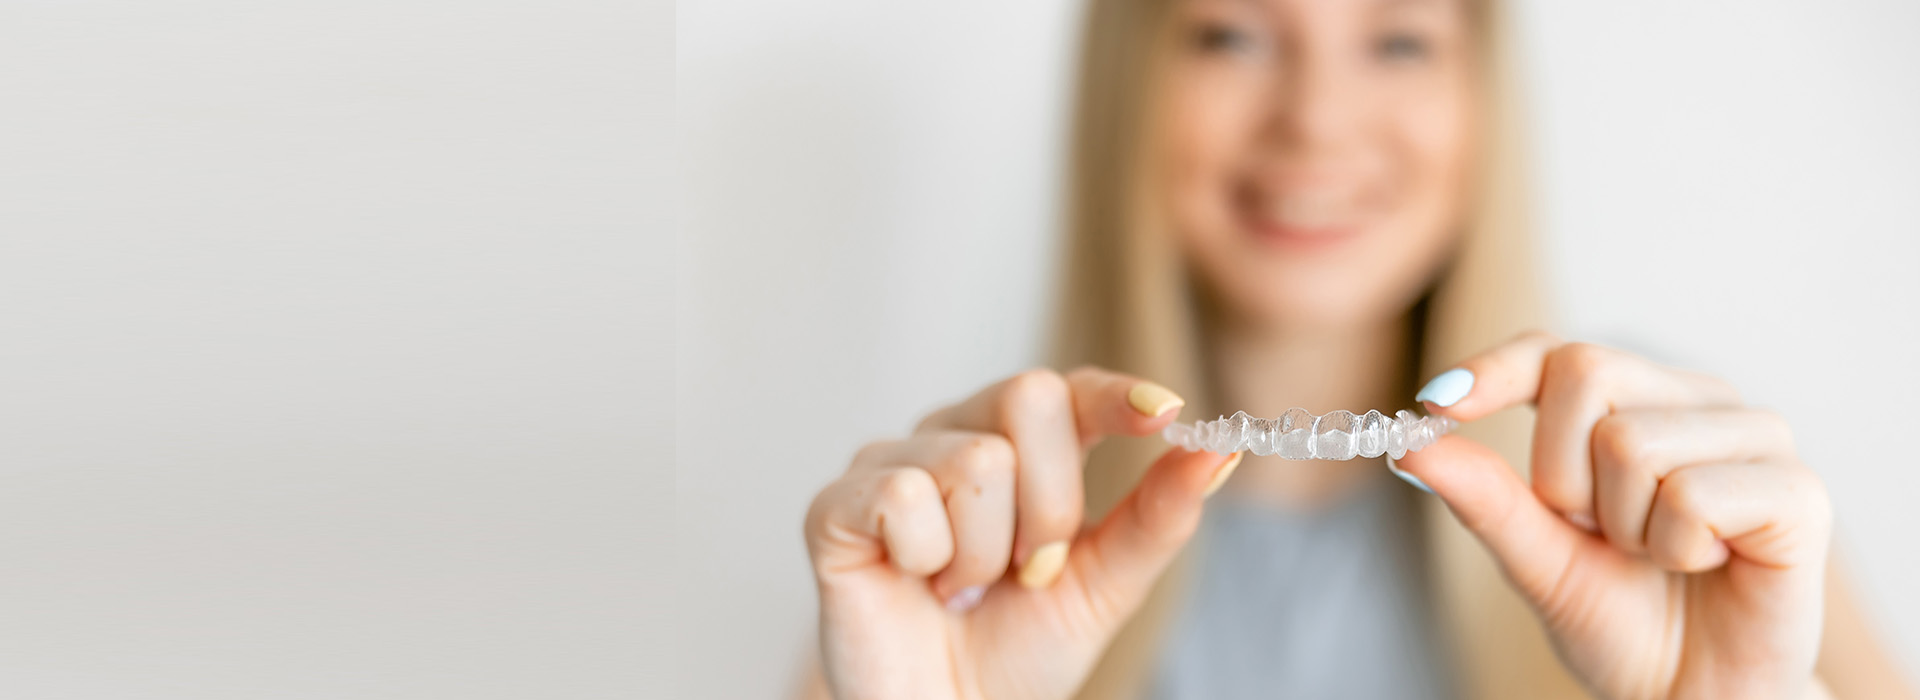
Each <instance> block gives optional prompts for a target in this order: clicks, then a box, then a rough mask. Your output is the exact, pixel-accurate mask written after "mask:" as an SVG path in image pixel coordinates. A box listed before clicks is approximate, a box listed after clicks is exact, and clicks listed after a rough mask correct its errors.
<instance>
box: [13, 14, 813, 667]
mask: <svg viewBox="0 0 1920 700" xmlns="http://www.w3.org/2000/svg"><path fill="white" fill-rule="evenodd" d="M672 25H673V22H672V8H671V6H669V5H666V4H664V3H662V4H659V5H650V4H648V3H646V2H642V3H632V2H604V1H600V0H551V1H549V0H543V1H542V2H499V1H494V0H478V1H475V0H397V1H395V0H325V1H324V2H318V1H308V0H291V1H287V2H272V3H258V2H248V1H241V0H164V1H157V2H156V1H151V0H80V1H68V0H8V1H7V2H0V697H6V698H47V699H81V698H85V699H93V698H101V699H112V700H129V699H137V700H153V699H167V700H174V699H179V700H186V699H192V700H210V699H226V698H234V699H239V698H248V699H252V698H292V699H305V698H396V699H398V698H502V699H505V698H609V699H611V698H633V697H665V696H666V693H665V692H664V691H659V692H657V694H655V693H650V690H649V689H650V688H651V689H654V690H656V691H658V689H660V688H662V687H664V686H665V685H666V680H665V678H664V675H665V673H666V668H667V667H668V661H667V658H668V656H669V655H668V653H667V652H666V651H664V650H663V647H659V646H653V642H651V641H650V639H651V637H649V636H648V635H647V631H648V630H649V629H661V628H664V627H666V624H667V623H666V621H665V613H664V612H663V608H657V607H655V604H656V603H657V602H659V601H661V600H664V599H665V598H666V597H667V596H668V594H669V593H668V590H667V589H668V586H669V583H668V580H667V579H666V578H665V576H664V574H661V573H658V572H660V570H661V568H660V564H659V562H660V561H662V560H664V559H665V558H666V557H667V556H668V554H667V551H669V550H668V548H667V541H668V540H667V536H668V535H667V533H668V532H669V529H670V528H671V517H672V516H671V513H672V510H671V507H672V496H671V487H670V484H671V480H670V475H668V474H666V473H665V470H666V468H667V466H666V465H667V464H668V463H669V462H671V457H670V455H671V446H670V445H671V443H670V440H671V436H670V435H669V433H670V432H671V428H670V427H669V426H670V423H669V422H668V419H667V416H668V415H670V413H669V412H668V411H669V408H668V407H666V406H664V405H662V401H661V400H660V398H659V397H660V396H662V395H664V394H665V393H666V391H667V389H666V388H665V387H666V386H668V384H667V382H668V380H667V378H666V369H665V368H666V366H667V364H668V361H667V357H668V356H669V355H670V354H671V352H672V350H671V349H670V348H669V345H670V341H669V340H668V337H667V335H666V334H665V333H664V332H663V330H664V329H665V328H667V327H668V325H669V324H670V320H669V314H670V313H671V311H670V310H669V309H670V302H669V301H668V298H669V294H670V292H669V291H668V287H669V285H670V283H669V282H668V280H669V279H670V276H671V274H672V272H671V270H669V269H668V267H667V265H668V256H667V255H666V254H665V253H664V251H665V249H666V243H665V235H664V233H662V234H661V235H660V236H659V237H658V239H651V238H649V237H648V236H647V235H646V233H647V232H649V231H660V232H664V230H665V229H666V227H667V226H668V225H669V223H668V222H669V221H670V220H671V218H672V215H671V209H670V208H669V207H670V204H671V202H670V198H669V196H668V195H667V194H666V192H667V191H668V190H667V187H668V184H667V181H666V178H668V177H670V166H669V165H668V164H667V162H668V155H667V154H668V153H669V152H670V144H669V141H668V139H670V138H671V134H672V126H671V115H672V102H671V96H670V94H665V92H664V91H665V90H670V88H663V90H662V92H660V93H650V92H647V91H646V90H644V89H643V86H645V85H659V86H665V85H668V84H669V82H668V81H670V80H671V66H672V60H673V58H672V52H673V43H672V42H673V35H672ZM648 240H658V241H660V243H661V245H660V246H659V250H658V251H654V250H649V249H648V247H647V246H646V245H645V241H648ZM656 381H657V384H656V383H654V382H656ZM656 469H657V470H658V471H659V472H661V473H660V483H659V484H658V485H653V484H649V483H648V478H647V477H648V474H649V471H650V470H656ZM769 549H770V550H772V549H774V548H771V547H770V548H769ZM800 616H801V613H800V612H799V610H798V608H797V607H796V608H795V610H793V611H792V614H791V615H788V617H789V618H792V619H791V621H790V622H788V623H787V630H788V633H789V634H790V635H797V634H798V629H799V624H800V622H799V618H800Z"/></svg>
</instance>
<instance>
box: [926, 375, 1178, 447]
mask: <svg viewBox="0 0 1920 700" xmlns="http://www.w3.org/2000/svg"><path fill="white" fill-rule="evenodd" d="M1057 382H1064V383H1065V384H1066V389H1067V391H1068V393H1069V395H1070V396H1071V401H1072V406H1071V407H1072V409H1073V418H1074V421H1073V422H1074V427H1075V432H1076V435H1077V436H1078V437H1079V438H1080V441H1081V444H1082V446H1083V447H1091V446H1092V445H1093V444H1094V443H1096V442H1098V441H1099V439H1100V438H1102V437H1106V436H1108V435H1151V434H1153V433H1155V432H1158V431H1159V430H1160V429H1161V428H1165V427H1167V424H1168V423H1171V422H1173V419H1174V418H1176V417H1178V416H1179V413H1178V409H1180V408H1181V407H1182V406H1185V405H1186V403H1187V402H1186V400H1185V399H1182V398H1180V395H1179V394H1175V393H1173V391H1172V390H1169V389H1167V388H1166V387H1163V386H1160V385H1159V384H1155V383H1153V382H1150V381H1146V380H1144V379H1140V378H1139V377H1134V376H1130V375H1126V374H1121V373H1119V372H1112V371H1108V370H1104V369H1101V368H1098V367H1080V368H1078V369H1074V370H1072V371H1070V372H1067V373H1066V374H1065V375H1064V376H1063V375H1056V374H1054V373H1053V372H1052V371H1051V370H1033V371H1030V372H1025V373H1022V374H1019V375H1015V376H1013V377H1011V378H1009V379H1007V380H1005V381H1002V382H1000V383H998V384H995V385H993V386H990V387H988V388H987V389H986V390H984V391H981V392H980V393H979V394H975V395H974V396H972V397H970V398H968V399H967V400H966V401H963V402H961V403H959V404H957V405H954V406H952V407H949V408H946V409H943V410H940V411H937V412H935V413H934V414H933V415H930V416H928V417H927V419H926V420H925V421H923V422H922V423H921V424H920V429H922V430H927V429H936V430H937V429H950V428H958V429H963V430H995V429H997V428H999V427H1000V426H1001V423H1002V419H1003V418H1004V415H1003V409H1004V407H1005V406H1004V400H1005V396H1004V394H1006V393H1007V392H1010V391H1013V392H1018V391H1026V390H1032V389H1033V387H1031V386H1026V385H1027V384H1031V383H1041V384H1054V383H1057Z"/></svg>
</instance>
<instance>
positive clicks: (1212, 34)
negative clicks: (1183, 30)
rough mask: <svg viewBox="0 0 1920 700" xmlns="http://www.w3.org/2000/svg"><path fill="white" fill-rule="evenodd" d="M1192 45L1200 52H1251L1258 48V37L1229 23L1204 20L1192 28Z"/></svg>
mask: <svg viewBox="0 0 1920 700" xmlns="http://www.w3.org/2000/svg"><path fill="white" fill-rule="evenodd" d="M1193 46H1194V48H1196V49H1199V50H1200V51H1201V52H1202V53H1222V54H1224V53H1252V52H1254V51H1257V50H1259V49H1260V37H1259V36H1257V35H1255V34H1254V33H1253V32H1250V31H1247V30H1245V29H1242V28H1240V27H1236V26H1234V25H1231V24H1225V23H1221V22H1205V23H1202V24H1200V25H1199V26H1198V27H1195V28H1194V30H1193Z"/></svg>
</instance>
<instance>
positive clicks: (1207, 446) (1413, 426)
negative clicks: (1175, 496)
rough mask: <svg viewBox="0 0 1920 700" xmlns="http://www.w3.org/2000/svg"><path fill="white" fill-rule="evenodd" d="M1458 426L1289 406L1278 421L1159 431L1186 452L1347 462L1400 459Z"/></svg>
mask: <svg viewBox="0 0 1920 700" xmlns="http://www.w3.org/2000/svg"><path fill="white" fill-rule="evenodd" d="M1458 425H1459V423H1458V422H1456V421H1454V420H1453V419H1452V418H1448V417H1446V416H1422V415H1419V414H1416V413H1414V412H1412V411H1400V412H1398V413H1396V414H1394V416H1393V417H1391V418H1389V417H1387V416H1386V415H1385V414H1383V413H1381V412H1379V411H1367V412H1366V414H1365V415H1354V414H1353V413H1352V412H1351V411H1334V412H1332V413H1329V414H1326V415H1324V416H1316V415H1313V414H1311V413H1308V412H1306V411H1305V410H1304V409H1299V408H1295V409H1292V410H1289V411H1287V412H1286V413H1285V414H1283V415H1281V416H1280V417H1279V418H1271V419H1269V418H1254V417H1252V416H1249V415H1247V413H1246V412H1245V411H1241V412H1239V413H1235V414H1233V415H1232V416H1229V417H1225V418H1220V419H1218V420H1210V421H1201V422H1198V423H1194V424H1192V425H1188V424H1185V423H1174V424H1173V425H1169V426H1167V428H1166V429H1165V430H1163V431H1161V432H1160V436H1161V437H1163V438H1166V441H1167V442H1171V443H1173V444H1175V445H1179V446H1181V447H1184V448H1186V449H1189V450H1206V451H1208V452H1218V453H1220V454H1230V453H1233V452H1241V451H1246V452H1252V453H1254V454H1256V455H1261V456H1266V455H1279V456H1280V457H1281V458H1283V459H1336V460H1337V459H1353V458H1355V457H1368V458H1371V457H1378V456H1380V455H1383V454H1384V455H1387V456H1389V457H1392V458H1393V459H1399V458H1401V457H1404V456H1406V454H1407V453H1408V452H1414V451H1418V450H1419V449H1420V448H1422V447H1426V446H1428V445H1431V444H1433V443H1434V441H1436V440H1439V439H1440V436H1442V435H1445V434H1447V432H1448V431H1451V430H1453V429H1454V427H1455V426H1458Z"/></svg>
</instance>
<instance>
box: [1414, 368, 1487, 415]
mask: <svg viewBox="0 0 1920 700" xmlns="http://www.w3.org/2000/svg"><path fill="white" fill-rule="evenodd" d="M1469 391H1473V373H1472V372H1468V371H1466V370H1464V369H1450V370H1447V371H1445V372H1441V373H1440V376H1438V377H1434V378H1433V381H1430V382H1427V385H1426V386H1423V387H1420V393H1419V394H1416V395H1414V397H1413V400H1415V401H1431V402H1433V405H1435V406H1452V405H1453V404H1455V403H1457V402H1459V401H1460V400H1461V399H1464V398H1467V392H1469Z"/></svg>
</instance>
